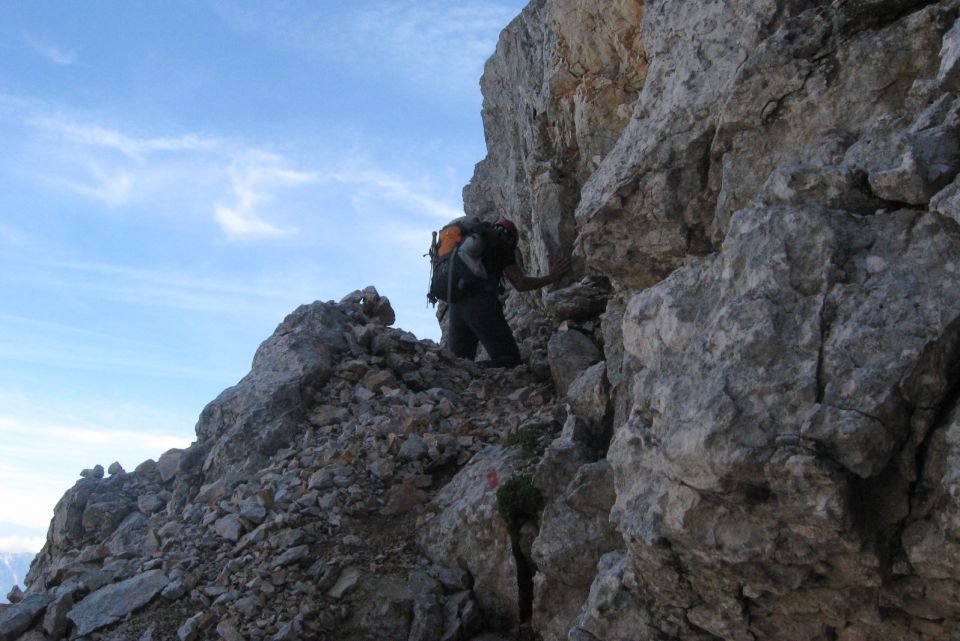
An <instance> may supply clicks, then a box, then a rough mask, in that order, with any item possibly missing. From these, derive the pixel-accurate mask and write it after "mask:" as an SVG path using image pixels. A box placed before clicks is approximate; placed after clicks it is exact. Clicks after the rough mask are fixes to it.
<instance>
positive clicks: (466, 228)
mask: <svg viewBox="0 0 960 641" xmlns="http://www.w3.org/2000/svg"><path fill="white" fill-rule="evenodd" d="M491 227H492V225H490V223H485V222H482V221H480V220H479V219H477V218H471V217H469V216H463V217H461V218H457V219H455V220H453V221H451V222H449V223H447V224H446V225H444V226H443V228H442V229H441V230H440V232H439V233H438V232H433V242H432V243H431V245H430V290H429V291H428V292H427V300H429V301H430V303H432V304H434V305H436V303H437V301H438V300H442V301H445V302H447V303H455V302H457V301H458V300H462V299H464V298H466V297H468V296H471V295H473V294H476V293H479V292H481V291H483V290H484V289H486V288H487V287H488V286H489V278H488V276H487V271H486V269H484V266H483V262H482V260H481V259H480V258H481V256H482V255H483V248H484V245H485V242H486V240H485V238H484V237H485V234H487V233H488V232H489V229H490V228H491ZM465 246H467V247H468V250H467V251H461V249H463V248H464V247H465Z"/></svg>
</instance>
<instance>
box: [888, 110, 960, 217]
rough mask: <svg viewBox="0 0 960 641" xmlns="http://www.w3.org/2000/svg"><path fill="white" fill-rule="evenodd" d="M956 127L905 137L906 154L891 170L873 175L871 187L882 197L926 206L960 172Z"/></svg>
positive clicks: (898, 159)
mask: <svg viewBox="0 0 960 641" xmlns="http://www.w3.org/2000/svg"><path fill="white" fill-rule="evenodd" d="M958 138H960V136H958V130H957V129H956V128H955V127H949V126H942V127H934V128H931V129H927V130H924V131H921V132H918V133H909V134H905V135H904V139H903V147H904V151H903V152H902V154H901V155H899V156H898V157H897V158H895V159H894V162H893V163H892V164H891V166H890V167H885V168H882V169H878V170H876V171H871V172H870V178H869V179H870V186H871V187H873V190H874V191H875V192H876V193H877V195H879V196H880V197H881V198H884V199H886V200H893V201H897V202H905V203H910V204H914V205H926V204H927V203H928V202H929V201H930V198H931V197H932V196H933V195H934V194H936V193H937V192H938V191H939V190H940V189H942V188H943V187H945V186H946V185H947V184H949V183H950V181H951V180H953V178H954V177H955V176H956V175H957V172H958V171H960V141H958Z"/></svg>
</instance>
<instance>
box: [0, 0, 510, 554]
mask: <svg viewBox="0 0 960 641" xmlns="http://www.w3.org/2000/svg"><path fill="white" fill-rule="evenodd" d="M524 4H525V2H521V1H519V0H390V1H372V0H371V1H367V0H354V1H353V2H349V3H344V2H334V1H333V0H312V1H309V2H307V1H283V0H272V1H270V2H259V1H258V2H253V1H214V0H189V1H186V0H168V1H165V2H154V1H150V2H147V1H144V0H110V1H107V0H102V1H94V0H92V1H90V2H79V1H74V0H58V1H56V2H54V1H47V0H30V1H27V0H19V1H11V2H3V3H0V140H2V141H3V144H2V145H0V294H2V295H0V551H2V550H5V549H6V550H9V549H18V548H24V547H27V548H29V547H30V546H36V543H37V541H36V540H35V537H36V536H39V535H42V534H43V533H44V532H45V530H46V526H47V524H48V522H49V519H50V516H51V511H52V508H53V505H54V503H55V502H56V500H57V499H59V497H60V496H61V495H62V494H63V492H64V491H65V490H66V489H67V488H68V487H70V485H72V484H73V483H74V482H75V480H76V478H77V474H78V472H79V471H80V470H81V469H83V468H85V467H92V466H93V465H94V464H96V463H100V464H102V465H104V466H105V467H106V466H107V465H109V464H110V463H111V462H113V461H115V460H116V461H119V462H120V463H121V464H123V465H124V466H125V467H126V468H127V469H132V468H133V467H134V466H136V465H137V464H138V463H140V462H141V461H143V460H145V459H147V458H156V457H157V456H158V455H159V454H160V453H162V452H163V451H165V450H166V449H168V448H170V447H184V446H186V445H188V444H189V443H190V442H191V441H192V440H193V438H194V431H193V426H194V424H195V421H196V417H197V415H198V414H199V412H200V410H201V409H202V408H203V406H204V405H205V404H206V403H207V402H209V401H210V400H212V399H213V398H214V397H215V396H216V395H217V394H218V393H219V392H220V391H221V390H223V389H224V388H226V387H228V386H230V385H232V384H234V383H235V382H236V381H238V380H239V379H240V378H241V377H242V376H243V375H244V374H245V373H246V372H247V371H248V369H249V364H250V360H251V358H252V356H253V353H254V351H255V350H256V348H257V346H258V345H259V344H260V342H261V341H263V340H264V339H265V338H267V337H268V336H269V335H270V334H271V333H272V331H273V329H274V328H275V327H276V325H277V323H279V322H280V321H281V320H282V318H283V317H284V316H285V315H286V314H287V313H289V312H290V311H292V310H293V309H294V308H295V307H296V306H297V305H299V304H302V303H308V302H311V301H313V300H331V299H339V298H341V297H342V296H344V295H346V294H347V293H349V292H350V291H352V290H354V289H358V288H362V287H364V286H367V285H371V284H372V285H375V286H376V287H377V288H378V289H379V291H380V293H381V294H384V295H386V296H388V297H389V298H390V299H391V301H392V302H393V305H394V308H395V309H396V311H397V325H398V326H400V327H402V328H404V329H408V330H410V331H413V332H414V333H415V334H417V335H418V336H420V337H422V338H437V337H438V334H439V332H438V329H437V327H436V322H435V321H434V320H433V311H432V309H430V308H428V307H427V306H426V300H425V296H424V292H425V291H426V279H427V263H426V259H424V258H422V254H423V253H424V251H425V250H426V246H427V245H428V244H429V239H430V230H431V229H435V228H437V227H439V226H440V225H442V224H443V223H444V222H446V221H447V220H448V219H450V218H453V217H454V216H457V215H459V213H460V211H461V208H462V198H461V189H462V187H463V185H464V184H465V183H466V182H467V181H468V180H469V178H470V176H471V174H472V172H473V165H474V164H475V163H476V162H478V161H479V160H480V159H482V158H483V156H484V155H485V149H484V144H483V131H482V124H481V121H480V115H479V114H480V105H481V96H480V92H479V88H478V81H479V77H480V74H481V72H482V69H483V63H484V61H485V60H486V58H487V57H488V56H489V55H490V54H491V53H492V52H493V49H494V47H495V45H496V39H497V36H498V34H499V32H500V30H501V29H502V28H503V27H504V26H506V24H507V23H508V22H509V21H510V20H511V19H512V18H513V17H514V16H515V15H516V14H517V13H519V11H520V10H521V9H522V7H523V5H524ZM25 538H26V539H29V538H33V539H34V540H32V541H29V542H25V541H24V539H25Z"/></svg>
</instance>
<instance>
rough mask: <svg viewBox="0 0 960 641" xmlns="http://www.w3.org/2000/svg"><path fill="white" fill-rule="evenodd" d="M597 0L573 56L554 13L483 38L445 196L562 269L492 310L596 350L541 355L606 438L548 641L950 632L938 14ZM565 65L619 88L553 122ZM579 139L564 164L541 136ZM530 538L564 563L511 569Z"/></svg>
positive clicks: (952, 193)
mask: <svg viewBox="0 0 960 641" xmlns="http://www.w3.org/2000/svg"><path fill="white" fill-rule="evenodd" d="M613 4H614V5H615V6H614V7H613V8H612V9H611V11H610V12H609V14H608V15H607V16H606V20H607V23H606V24H607V28H605V29H603V30H594V31H593V32H592V37H591V38H590V41H589V43H588V42H586V41H584V42H582V43H581V45H580V49H579V51H580V54H579V55H578V56H569V55H568V51H569V49H568V48H566V47H564V46H563V45H562V43H565V42H566V41H567V40H568V39H569V38H570V37H572V36H571V34H572V33H573V30H571V28H570V26H569V25H568V24H567V23H566V22H565V17H566V16H569V15H570V14H569V13H567V12H566V10H567V9H568V7H569V3H565V2H562V1H559V0H558V1H555V2H534V3H531V5H530V6H529V7H528V8H527V9H526V10H525V11H524V13H523V14H522V15H521V16H520V17H519V18H518V19H517V20H515V21H514V22H513V23H512V24H511V25H510V26H509V27H508V28H507V30H506V31H505V33H504V35H503V36H502V37H501V41H500V46H499V48H498V51H497V54H496V55H495V56H494V58H493V59H492V60H491V62H490V63H488V65H487V70H486V74H485V79H484V82H483V87H484V90H485V107H484V123H485V127H486V133H487V139H488V148H489V155H488V157H487V159H486V160H485V161H484V162H483V163H481V164H480V165H479V166H478V168H477V172H476V175H475V177H474V181H473V182H472V183H471V185H470V186H469V187H468V188H467V189H466V190H465V197H466V199H467V209H468V211H473V212H477V213H481V214H482V213H486V212H493V211H497V212H498V213H500V214H502V215H506V216H508V217H513V218H514V219H516V220H519V221H520V222H521V227H522V228H523V230H524V239H525V241H526V244H525V247H524V251H525V258H527V262H528V263H529V265H532V266H534V267H535V268H540V269H541V270H542V269H543V266H544V265H545V264H546V258H547V255H548V254H549V253H550V252H551V251H556V249H557V248H558V247H561V246H563V245H565V244H567V243H571V242H572V245H573V247H574V251H575V255H576V256H577V257H578V258H579V259H580V261H581V262H580V268H579V269H578V270H575V273H574V274H573V275H572V277H571V282H573V281H577V280H579V281H580V284H578V285H577V286H576V287H573V288H571V289H570V291H569V292H566V291H558V292H555V293H545V294H542V295H529V294H528V295H525V297H524V300H523V301H517V300H515V299H516V298H519V296H516V297H515V299H514V300H511V301H509V302H508V304H509V305H512V314H513V318H515V319H516V321H517V322H520V323H524V324H525V326H526V327H534V326H535V323H537V322H542V319H543V318H544V317H550V318H553V319H555V321H565V323H566V324H567V325H569V324H571V323H572V324H575V325H576V329H578V330H579V331H580V332H581V333H582V334H588V335H589V334H591V333H592V335H593V338H594V340H595V342H596V343H597V344H599V345H601V346H602V349H603V355H602V358H603V363H601V364H598V365H597V366H594V367H596V368H597V369H596V370H593V368H590V369H588V370H586V372H591V373H592V374H593V376H592V377H590V376H587V375H584V374H586V372H583V370H582V368H576V367H572V366H571V365H570V364H569V363H568V364H560V354H564V355H570V354H573V353H574V352H573V350H572V349H570V348H569V347H566V346H561V345H562V344H561V342H560V341H561V340H562V339H561V336H563V334H562V333H561V334H556V335H555V336H553V337H552V338H551V339H550V341H551V344H554V345H555V346H556V349H554V354H553V355H552V356H553V358H552V363H553V364H554V365H555V370H554V372H553V377H554V379H555V381H556V382H557V385H558V389H559V390H560V392H561V393H564V394H566V395H567V398H566V399H565V400H566V401H567V402H569V403H570V404H571V406H572V408H573V409H574V411H575V412H576V414H577V415H578V417H579V418H580V419H581V420H584V421H585V422H590V421H593V422H594V423H595V422H596V421H597V420H598V418H599V417H600V416H603V417H605V419H606V420H608V421H611V420H612V425H611V429H612V432H613V440H612V442H611V444H610V447H609V450H608V452H607V459H608V460H609V463H610V465H611V466H612V470H613V479H614V482H613V492H614V496H615V497H616V498H615V502H614V504H613V509H612V510H611V512H610V516H611V519H612V521H613V525H614V526H615V527H616V530H617V532H618V534H619V535H620V536H621V537H622V541H623V542H622V544H621V546H620V547H621V548H622V549H621V550H614V549H613V548H611V549H610V550H608V551H610V552H611V554H608V555H607V556H604V557H603V560H602V561H601V562H600V564H599V566H598V567H597V569H596V571H595V572H594V575H595V581H594V583H593V587H592V588H591V589H590V590H589V595H587V597H586V598H585V599H584V600H583V602H582V605H583V611H582V612H581V613H580V616H579V617H576V622H575V624H574V625H572V626H570V628H568V629H569V630H570V634H571V635H572V636H571V638H577V639H591V640H593V639H625V638H648V637H649V638H679V639H700V638H722V639H737V640H739V639H754V640H759V639H783V638H790V639H810V640H813V639H818V640H819V639H928V638H929V639H934V638H949V636H950V635H953V634H955V633H956V631H957V630H960V621H958V619H957V618H956V617H957V613H956V612H955V611H954V609H953V606H951V605H948V603H949V602H950V601H951V597H950V596H948V595H952V594H955V592H953V591H954V590H955V587H956V585H957V584H956V581H957V580H958V578H960V576H958V574H957V573H956V571H955V570H953V569H948V568H952V561H951V560H950V559H951V558H952V556H951V555H952V547H953V543H952V541H953V538H952V537H953V534H951V533H952V531H953V527H952V525H950V523H951V521H950V519H951V517H950V516H949V515H950V514H952V510H953V508H952V507H951V506H952V505H953V504H954V503H955V501H954V500H953V499H952V498H949V497H950V496H951V495H950V490H949V489H948V488H949V487H950V483H951V482H952V481H951V480H948V479H951V478H952V477H951V472H950V471H949V470H950V469H952V468H951V465H952V458H951V457H952V454H951V452H952V445H950V443H951V442H952V440H951V439H952V437H951V436H950V435H951V434H952V433H953V428H954V420H955V419H954V416H955V414H956V404H957V402H956V394H955V390H956V386H957V382H958V373H960V372H958V363H960V361H958V356H960V353H958V352H957V346H958V337H957V330H958V327H960V325H958V321H960V308H958V305H957V304H956V300H957V299H956V293H957V292H955V291H954V290H955V288H956V285H955V282H956V278H955V276H956V270H957V268H958V263H957V261H958V256H960V253H958V250H960V247H958V245H957V243H958V241H960V236H958V232H960V228H958V227H957V226H956V223H957V221H960V206H958V203H960V197H958V196H957V194H958V189H960V188H958V186H957V185H958V184H960V181H958V180H957V174H958V171H960V156H958V144H960V137H958V129H957V127H958V113H960V100H958V93H957V92H958V88H960V87H958V77H960V75H958V71H957V69H958V60H960V56H958V51H960V46H958V42H960V41H958V34H960V26H957V25H958V24H960V23H958V22H957V18H958V12H960V4H958V3H957V2H953V1H943V2H916V1H876V0H871V1H863V2H859V1H852V2H834V3H826V2H806V1H790V0H782V1H777V2H766V1H764V2H759V1H757V2H753V1H748V2H736V3H721V2H710V1H702V2H701V1H699V0H697V1H693V2H678V1H671V0H661V1H653V2H650V1H648V2H646V3H642V2H634V3H619V2H618V3H613ZM627 4H629V5H630V9H629V11H627V10H625V7H626V6H627ZM579 5H581V14H580V15H579V16H578V21H579V24H581V25H589V24H591V22H590V18H589V17H588V15H589V14H590V12H591V10H592V9H591V8H592V4H591V3H588V2H587V3H579ZM628 15H629V16H633V17H634V18H636V21H634V22H631V21H630V20H629V19H628V18H627V16H628ZM544 24H546V25H549V28H548V29H547V30H546V31H545V30H544V28H543V27H544ZM631 28H635V29H636V30H634V31H630V29H631ZM601 33H602V34H603V35H599V34H601ZM626 33H630V34H631V38H630V39H629V42H630V43H631V45H630V46H629V47H624V43H625V42H626V40H625V39H624V37H623V36H624V34H626ZM574 49H576V47H575V48H574ZM587 51H589V52H590V55H588V54H587V53H585V52H587ZM614 51H615V52H617V56H616V57H615V58H616V64H613V65H611V64H610V62H611V60H612V59H611V58H610V57H604V56H603V55H600V52H614ZM627 51H632V52H634V53H635V55H626V54H625V52H627ZM573 58H575V59H576V60H577V61H578V62H579V63H581V64H582V65H583V66H582V67H581V73H579V74H577V77H578V78H585V79H586V78H596V77H599V76H603V75H604V74H606V73H609V72H611V70H615V71H614V75H615V76H616V79H614V80H613V81H612V82H613V83H614V84H615V85H617V86H620V87H626V86H627V79H628V78H633V79H638V80H639V82H640V84H639V86H637V87H636V93H635V94H629V95H628V92H622V93H620V94H618V95H619V96H620V97H622V98H623V100H622V101H621V102H619V104H615V103H617V100H612V101H609V100H601V101H596V102H593V103H591V105H592V107H593V112H592V116H591V118H589V119H576V118H573V119H568V118H564V117H563V114H565V113H569V111H567V110H573V111H576V100H575V99H571V100H569V101H568V100H567V98H570V96H571V94H569V93H566V94H565V93H563V92H554V93H551V91H550V90H551V89H552V88H554V87H557V86H558V79H559V78H563V77H564V71H565V70H566V69H568V68H569V64H570V60H571V59H573ZM504 78H511V79H514V82H504V81H503V79H504ZM521 79H523V80H521ZM545 96H548V97H549V102H550V105H549V106H543V101H544V97H545ZM626 110H629V111H630V112H631V117H630V118H629V119H624V118H623V113H624V111H626ZM569 132H573V133H572V134H570V133H569ZM594 133H597V134H598V135H604V136H611V137H610V138H609V139H608V144H606V145H602V146H600V147H593V148H592V150H591V152H590V153H591V156H590V157H589V161H590V162H586V161H587V159H588V158H587V157H586V156H585V155H584V154H583V153H582V152H583V150H584V149H585V146H582V145H578V144H567V143H569V142H570V141H571V140H578V141H580V140H586V139H590V138H591V137H592V135H593V134H594ZM545 168H550V169H551V170H553V171H552V172H551V171H548V170H546V169H545ZM560 168H562V170H561V169H560ZM550 196H553V199H552V200H551V198H550ZM571 239H575V240H573V241H571ZM589 279H593V280H594V282H604V283H609V284H610V287H609V290H608V291H607V292H606V293H604V292H603V290H600V291H599V292H597V291H593V292H591V293H590V295H586V294H580V293H578V290H581V289H585V283H587V282H589ZM598 294H599V295H600V296H605V297H606V298H607V305H606V310H607V311H606V312H605V313H601V312H600V311H599V305H598V306H597V307H596V308H592V309H591V305H588V304H587V301H588V300H591V299H592V300H596V297H597V295H598ZM572 310H576V311H572ZM581 310H582V311H581ZM587 310H590V311H587ZM591 314H593V316H592V318H591ZM563 329H569V327H565V328H563ZM572 369H573V370H577V369H579V370H580V371H574V372H571V370H572ZM600 371H603V372H604V373H605V376H604V377H600V376H598V375H599V373H600ZM579 375H583V378H582V379H577V380H578V382H577V383H574V382H573V380H574V379H576V378H577V377H578V376H579ZM606 403H609V405H607V404H606ZM562 451H573V450H572V449H571V446H570V445H567V446H565V449H561V448H560V447H559V446H552V447H551V449H549V450H548V454H547V456H548V457H549V458H551V459H554V458H556V457H557V456H558V455H559V453H560V452H562ZM557 469H562V468H560V467H558V468H557ZM560 505H561V503H560V502H559V501H558V502H557V503H555V504H553V506H550V507H548V508H547V510H546V512H545V514H551V515H552V514H554V513H555V511H556V510H558V509H559V506H560ZM574 518H575V517H574V516H568V517H567V518H566V519H565V520H566V521H572V520H574ZM548 523H549V527H548V526H547V525H546V524H543V525H542V530H541V532H542V533H541V537H542V540H541V541H540V543H537V544H535V545H534V550H535V555H534V556H535V558H537V559H538V565H539V569H540V573H539V574H538V577H540V580H542V581H546V580H547V579H548V578H550V577H552V576H553V577H555V576H557V572H558V570H559V569H560V568H561V567H563V566H562V565H558V564H557V563H555V562H552V561H550V560H548V559H547V558H545V557H544V555H543V553H540V554H539V556H538V555H537V553H536V550H538V549H542V546H544V545H546V542H547V540H549V539H548V538H546V537H553V536H554V535H551V534H549V532H552V531H553V530H554V528H556V527H557V526H556V525H555V524H554V523H555V521H554V518H553V517H551V518H550V519H549V521H548ZM933 550H938V551H939V553H938V554H937V555H936V556H934V553H933ZM935 566H936V569H935ZM586 573H588V574H589V573H590V571H587V572H586ZM567 584H571V582H568V583H567ZM578 585H579V584H578ZM920 585H925V586H930V588H929V590H928V591H924V590H923V589H921V588H920V587H919V586H920ZM578 589H580V590H581V591H582V586H581V587H579V588H578ZM547 610H550V611H552V612H559V609H558V608H552V609H551V608H544V610H543V613H540V612H541V611H540V610H535V617H534V620H535V621H540V622H541V623H540V625H541V629H540V632H542V633H544V634H547V635H548V636H550V637H551V638H564V635H565V632H566V631H563V630H560V629H559V628H562V627H563V626H562V625H560V624H559V623H558V622H556V621H550V620H549V616H548V615H546V612H547ZM563 619H564V620H568V619H569V615H568V614H564V615H563ZM563 625H566V624H563Z"/></svg>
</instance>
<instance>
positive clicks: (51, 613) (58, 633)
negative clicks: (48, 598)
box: [43, 592, 74, 641]
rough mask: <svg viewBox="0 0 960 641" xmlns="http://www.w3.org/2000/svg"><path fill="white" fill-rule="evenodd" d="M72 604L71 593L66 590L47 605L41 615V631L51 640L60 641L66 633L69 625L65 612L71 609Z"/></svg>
mask: <svg viewBox="0 0 960 641" xmlns="http://www.w3.org/2000/svg"><path fill="white" fill-rule="evenodd" d="M73 605H74V601H73V594H72V593H70V592H66V593H64V594H61V595H60V596H59V597H57V598H55V599H54V600H53V601H52V602H51V603H50V605H49V606H47V613H46V614H45V615H44V617H43V631H44V632H46V633H47V636H48V637H49V638H50V640H51V641H60V639H63V638H64V637H65V636H66V635H67V629H68V627H69V626H70V621H69V620H68V619H67V614H68V613H69V612H70V610H72V609H73Z"/></svg>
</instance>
